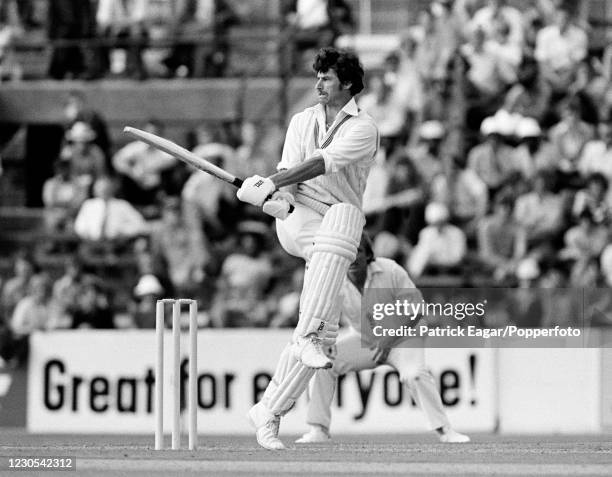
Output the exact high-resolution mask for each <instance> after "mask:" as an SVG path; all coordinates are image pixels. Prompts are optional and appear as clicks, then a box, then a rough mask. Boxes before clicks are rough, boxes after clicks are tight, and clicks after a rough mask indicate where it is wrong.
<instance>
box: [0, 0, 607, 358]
mask: <svg viewBox="0 0 612 477" xmlns="http://www.w3.org/2000/svg"><path fill="white" fill-rule="evenodd" d="M101 3H102V2H101ZM299 3H300V2H298V5H297V7H298V10H297V11H298V12H299ZM576 5H579V4H577V3H575V2H569V1H568V2H562V1H555V0H538V1H530V2H523V7H524V8H522V9H520V10H519V9H517V8H515V7H513V6H512V2H510V1H503V0H487V1H484V2H482V1H474V2H471V1H467V0H466V1H461V0H455V1H451V0H436V1H433V2H430V4H429V5H428V6H427V7H426V8H425V9H424V10H423V11H422V12H421V15H420V17H419V19H418V21H417V22H416V24H415V25H413V26H410V27H409V28H407V29H406V31H405V32H404V33H403V34H402V41H401V47H400V48H399V49H398V50H397V51H394V52H392V53H391V54H390V55H389V56H388V57H387V58H386V59H385V61H384V68H383V69H382V70H381V71H378V72H373V73H372V74H370V77H369V88H368V90H367V92H366V93H364V94H363V95H362V97H360V98H359V104H360V106H361V107H362V108H364V109H366V110H367V111H369V112H370V113H371V114H372V115H373V116H374V117H375V118H376V119H377V122H378V124H379V126H380V132H381V150H380V154H379V157H378V159H377V162H376V164H375V166H374V168H373V170H372V172H371V174H370V178H369V182H368V186H367V190H366V195H365V199H364V208H365V210H366V212H367V219H368V222H367V225H366V228H367V230H368V232H369V233H370V235H371V236H372V237H373V239H374V249H375V253H376V254H377V255H379V256H387V257H391V258H394V259H395V260H397V261H398V262H399V263H400V264H402V265H403V266H405V267H406V269H407V270H408V271H409V272H410V274H411V276H412V277H413V279H414V280H415V281H416V282H417V284H421V285H424V284H427V285H436V284H438V285H439V284H445V283H446V284H450V285H453V286H508V287H518V288H519V289H527V288H551V287H555V288H559V289H560V288H564V287H567V288H575V289H597V288H607V287H610V286H612V234H611V231H612V228H611V227H612V222H611V220H612V187H610V181H611V180H612V166H611V165H612V83H611V78H610V75H611V74H612V51H609V50H605V51H603V52H593V51H590V50H589V44H588V35H587V33H588V25H585V24H582V23H581V22H580V21H579V17H578V15H577V11H576ZM66 113H67V126H66V131H65V142H64V146H63V147H62V150H61V153H60V156H59V157H58V159H57V161H56V164H55V170H56V175H55V176H54V177H52V178H50V179H49V180H48V181H47V183H46V184H45V186H44V191H43V195H44V201H45V211H46V219H47V227H48V231H49V233H51V234H54V236H55V237H56V238H57V237H60V236H62V234H65V235H66V236H67V237H71V238H72V239H73V242H71V243H72V244H73V246H72V248H70V246H69V247H68V248H67V249H65V250H64V249H62V251H66V250H68V251H69V252H70V254H68V259H67V263H66V267H65V273H64V275H63V276H62V277H61V278H60V279H59V280H58V281H56V282H55V283H52V282H51V281H50V280H49V277H48V275H47V274H45V272H44V271H42V272H41V271H40V270H38V269H37V267H36V264H35V262H34V261H33V260H32V259H31V258H29V257H27V256H26V255H19V256H18V257H16V260H15V276H14V277H13V278H12V279H10V280H9V281H7V282H6V283H5V284H4V286H3V289H2V318H3V321H4V323H5V328H7V327H8V328H9V329H11V330H12V333H13V336H14V337H17V341H16V343H18V344H19V337H21V336H25V335H27V333H28V332H29V331H31V330H33V329H49V328H76V327H83V326H86V327H95V328H103V327H112V326H117V325H118V320H117V319H116V316H115V319H113V314H114V313H113V312H114V311H115V308H114V300H115V299H116V296H115V295H114V291H113V290H112V287H111V286H109V284H108V283H104V282H103V281H101V280H100V279H99V278H96V276H95V274H92V273H91V272H90V271H88V270H87V265H86V264H88V263H91V261H92V259H95V258H96V257H97V258H99V259H100V260H102V261H104V262H105V263H117V262H121V261H122V260H128V259H131V260H133V261H134V262H135V269H136V273H135V274H134V276H133V280H132V285H131V286H132V288H131V289H130V290H129V293H128V295H129V300H127V302H126V303H124V304H125V309H126V313H127V316H128V319H127V321H125V322H122V323H121V324H120V326H139V327H152V326H154V323H153V320H154V307H155V300H156V299H157V298H159V297H162V296H189V297H197V298H198V300H199V301H200V303H201V307H200V308H201V310H203V313H202V317H201V319H202V325H203V326H215V327H224V326H225V327H227V326H286V325H291V324H293V323H294V322H295V320H296V317H297V308H298V301H299V289H300V286H301V280H302V274H303V270H302V264H301V263H299V262H298V261H294V260H292V259H291V258H290V257H288V256H287V254H285V253H284V252H283V251H282V250H280V248H279V247H278V246H277V245H276V243H275V240H274V233H273V231H272V227H273V222H272V221H271V220H270V218H269V217H266V216H265V215H263V214H262V213H261V211H260V210H257V209H255V208H251V207H249V206H245V205H244V204H242V203H240V202H239V201H237V200H236V198H235V195H234V191H233V189H232V188H231V187H230V186H228V185H227V184H224V183H222V182H220V181H218V180H216V179H214V178H213V177H211V176H209V175H206V174H204V173H201V172H198V171H193V170H191V169H188V168H187V167H186V166H185V165H184V164H182V163H179V162H177V161H176V160H174V159H173V158H172V157H170V156H168V155H166V154H164V153H162V152H159V151H157V150H155V149H152V148H150V147H149V146H146V145H145V144H143V143H141V142H138V141H135V142H132V143H128V144H125V145H123V146H122V147H116V145H115V147H113V145H111V144H110V143H109V140H108V134H107V133H106V131H105V127H104V122H103V120H102V118H100V117H99V115H97V114H95V112H92V111H90V110H88V109H87V107H86V105H84V104H83V100H82V98H80V97H79V96H78V95H73V96H72V97H71V98H70V100H69V102H68V104H67V107H66ZM257 127H258V126H257V125H254V124H250V123H245V124H240V125H238V126H236V125H233V127H231V128H226V127H222V125H217V124H203V125H200V126H199V127H197V128H196V129H195V130H194V131H192V132H191V134H190V139H189V140H187V139H186V140H185V141H184V142H185V144H186V145H188V146H190V148H191V149H192V150H193V151H194V153H196V154H198V155H200V156H201V157H203V158H206V159H207V160H209V161H211V162H213V163H216V164H218V165H220V166H223V167H226V168H227V169H229V170H232V171H235V172H236V173H237V174H239V175H249V174H252V173H255V172H257V173H259V174H262V175H265V174H269V173H271V172H272V171H273V170H274V167H275V162H276V160H275V158H278V155H279V150H280V146H281V144H282V137H283V135H282V132H277V133H276V134H273V135H271V136H270V135H268V136H264V135H261V134H256V133H255V132H254V131H255V129H256V128H257ZM163 128H164V125H163V124H162V123H161V122H159V121H156V120H153V119H152V120H151V121H149V123H148V124H147V125H146V129H148V130H149V131H151V132H154V133H156V134H161V135H163V134H164V129H163ZM264 138H265V139H264ZM608 161H609V163H608ZM58 243H59V244H60V248H62V247H63V245H62V244H63V242H62V241H59V242H58ZM46 245H49V247H54V246H55V245H54V244H53V243H52V242H50V243H49V244H46ZM561 298H562V297H561ZM561 298H560V302H562V300H561ZM598 300H599V301H598V306H599V308H598V309H599V310H600V312H599V314H598V315H597V316H596V317H594V318H593V320H594V321H593V322H594V323H597V324H601V325H609V324H612V319H611V318H609V317H607V316H605V315H606V311H607V310H611V309H612V308H611V306H612V303H608V301H609V300H608V299H607V297H605V296H602V297H599V298H598ZM524 304H525V301H524V303H523V305H524ZM557 308H558V310H562V309H565V311H566V312H568V310H572V309H573V308H572V307H571V306H570V305H568V306H566V307H559V306H558V307H557ZM111 310H112V311H111ZM566 314H567V313H566ZM542 316H543V315H542ZM546 316H551V315H550V314H549V315H546ZM566 321H567V316H566V315H564V314H563V313H558V314H556V315H554V316H552V317H550V318H547V324H552V325H554V324H560V323H561V324H562V323H565V322H566ZM532 324H533V323H532ZM14 342H15V341H14ZM12 352H14V353H18V352H19V346H17V347H16V348H15V349H13V350H12Z"/></svg>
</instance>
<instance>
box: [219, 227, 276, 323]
mask: <svg viewBox="0 0 612 477" xmlns="http://www.w3.org/2000/svg"><path fill="white" fill-rule="evenodd" d="M238 230H239V233H240V245H239V249H238V251H236V252H234V253H232V254H231V255H229V256H228V257H227V258H226V259H225V261H224V262H223V266H222V269H221V276H220V277H219V279H218V281H217V293H216V296H215V300H214V303H213V307H212V310H211V315H212V320H213V323H214V324H215V326H216V327H239V326H267V325H268V319H269V310H268V308H267V306H266V303H265V301H263V297H264V291H265V290H266V288H267V287H268V285H269V283H270V279H271V278H272V266H271V262H270V259H269V258H268V257H267V256H266V254H265V253H264V252H265V245H264V244H265V240H266V237H267V234H268V228H267V227H266V226H265V225H264V224H263V223H261V222H255V221H247V222H242V223H241V224H240V225H239V228H238Z"/></svg>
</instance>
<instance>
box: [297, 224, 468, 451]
mask: <svg viewBox="0 0 612 477" xmlns="http://www.w3.org/2000/svg"><path fill="white" fill-rule="evenodd" d="M348 278H349V280H347V281H346V282H345V283H344V287H343V290H342V293H341V296H342V315H343V317H344V318H345V319H346V321H347V322H348V324H349V327H348V328H349V331H348V332H347V333H345V334H343V335H342V336H340V337H339V338H338V340H337V342H336V345H335V346H333V347H332V348H331V353H332V354H333V355H335V359H334V364H333V367H332V368H331V369H325V370H320V371H319V372H317V373H316V375H315V377H314V378H313V380H312V383H311V387H310V403H309V406H308V414H307V423H308V424H309V426H310V430H309V431H308V432H307V433H306V434H304V435H303V436H302V437H301V438H300V439H298V440H297V441H296V442H298V443H313V442H325V441H328V440H329V439H330V434H329V426H330V422H331V410H330V406H331V402H332V399H333V396H334V391H335V388H336V382H337V378H338V376H341V375H343V374H346V373H348V372H350V371H361V370H363V369H373V368H376V367H377V366H379V365H382V364H389V365H391V366H392V367H393V368H395V370H396V371H398V372H399V375H400V380H401V382H402V383H403V384H404V385H405V386H406V387H407V388H408V390H409V391H410V394H411V395H412V397H413V399H414V400H415V402H416V403H417V405H418V406H419V407H420V408H421V410H422V411H423V412H424V413H425V417H426V419H427V422H428V425H429V427H430V428H431V429H435V430H436V432H437V433H438V434H439V438H440V441H441V442H446V443H463V442H469V440H470V438H469V437H468V436H465V435H463V434H460V433H458V432H456V431H454V430H453V429H452V428H451V426H450V423H449V420H448V417H447V416H446V413H445V412H444V409H443V407H442V400H441V399H440V394H439V392H438V389H437V388H436V384H435V382H434V377H433V376H432V374H431V372H430V371H429V369H427V367H426V365H425V361H424V350H423V339H422V338H407V339H406V338H402V339H400V341H397V340H396V341H395V342H393V341H386V342H385V341H384V340H381V338H376V337H375V336H374V335H373V333H372V329H371V320H369V319H367V317H363V316H362V295H363V292H364V289H367V290H368V291H367V293H366V297H367V298H366V299H365V300H366V301H367V303H370V302H372V303H395V302H396V300H401V301H403V300H410V301H415V302H419V301H421V299H422V297H421V293H420V292H419V291H418V290H417V289H416V288H415V286H414V284H413V283H412V281H411V280H410V278H409V277H408V273H406V271H405V270H404V269H403V268H402V267H400V266H399V265H398V264H397V263H395V262H394V261H393V260H389V259H386V258H375V257H374V254H373V252H372V248H371V246H370V242H369V240H368V239H367V237H366V236H365V235H364V236H363V238H362V240H361V244H360V246H359V252H358V256H357V259H356V260H355V262H354V263H353V264H352V265H351V267H350V269H349V272H348ZM367 309H370V308H369V307H368V308H367ZM402 321H405V319H402ZM397 324H399V322H398V323H397ZM385 328H386V326H385Z"/></svg>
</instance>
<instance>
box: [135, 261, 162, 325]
mask: <svg viewBox="0 0 612 477" xmlns="http://www.w3.org/2000/svg"><path fill="white" fill-rule="evenodd" d="M163 296H164V288H163V287H162V285H161V283H160V282H159V280H158V278H157V277H156V276H155V275H153V274H150V273H149V274H145V275H142V276H141V277H140V279H139V280H138V284H137V285H136V287H135V288H134V300H133V301H132V302H131V303H130V314H131V315H132V317H133V321H134V323H135V325H136V326H137V327H138V328H149V329H152V328H155V313H156V310H155V307H156V303H157V300H159V299H161V298H163Z"/></svg>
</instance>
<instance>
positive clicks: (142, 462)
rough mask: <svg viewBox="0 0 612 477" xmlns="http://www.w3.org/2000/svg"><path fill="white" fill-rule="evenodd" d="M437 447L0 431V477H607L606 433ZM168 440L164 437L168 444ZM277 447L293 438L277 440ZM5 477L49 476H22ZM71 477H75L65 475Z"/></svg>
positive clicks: (409, 440) (407, 440) (421, 442)
mask: <svg viewBox="0 0 612 477" xmlns="http://www.w3.org/2000/svg"><path fill="white" fill-rule="evenodd" d="M472 440H473V441H472V442H471V443H470V444H455V445H448V444H446V445H444V444H440V443H438V442H437V441H436V439H435V437H434V436H432V435H397V434H395V435H382V436H381V435H364V436H340V437H337V438H336V439H334V441H332V442H331V443H329V444H317V445H304V446H302V445H300V446H298V445H296V444H292V445H291V447H290V450H288V451H284V452H269V451H265V450H263V449H261V448H259V447H258V446H257V445H256V444H255V442H254V439H253V438H252V437H247V436H206V435H201V436H200V438H199V444H200V446H199V447H200V448H199V449H198V450H197V451H195V452H190V451H154V450H152V444H153V436H152V435H151V436H92V435H81V436H77V435H28V434H26V433H25V432H24V431H23V430H4V429H3V430H2V431H1V432H0V464H1V467H0V475H8V474H9V472H8V471H9V468H8V465H9V458H15V457H18V456H29V457H42V456H55V457H61V456H64V457H65V456H73V457H76V463H77V472H76V475H86V476H94V475H95V476H97V475H126V476H130V477H133V476H150V475H154V476H162V475H185V474H187V475H189V474H195V473H198V474H199V475H222V476H230V475H243V476H244V475H265V476H270V475H322V476H329V475H425V476H427V475H444V476H447V475H462V476H463V475H474V476H485V475H521V476H523V475H526V476H527V475H547V476H550V475H563V476H584V475H605V476H612V435H595V436H593V435H588V436H493V435H475V436H472ZM168 442H169V439H168ZM284 442H285V443H289V442H292V440H290V439H288V438H287V437H286V436H285V437H284ZM10 474H11V475H20V476H25V475H42V474H44V475H49V473H48V472H31V473H30V472H25V471H21V472H19V473H17V474H13V472H10ZM69 475H75V474H69Z"/></svg>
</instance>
